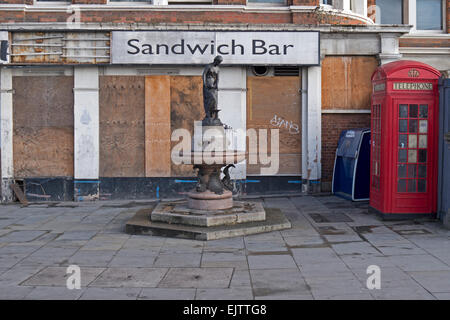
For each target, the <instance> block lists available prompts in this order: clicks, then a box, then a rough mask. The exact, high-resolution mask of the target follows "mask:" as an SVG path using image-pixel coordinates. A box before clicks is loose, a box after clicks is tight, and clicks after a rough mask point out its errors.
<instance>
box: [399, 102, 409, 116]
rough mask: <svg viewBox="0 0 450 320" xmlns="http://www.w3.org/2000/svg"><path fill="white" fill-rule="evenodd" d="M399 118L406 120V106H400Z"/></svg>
mask: <svg viewBox="0 0 450 320" xmlns="http://www.w3.org/2000/svg"><path fill="white" fill-rule="evenodd" d="M399 118H408V105H407V104H401V105H400V107H399Z"/></svg>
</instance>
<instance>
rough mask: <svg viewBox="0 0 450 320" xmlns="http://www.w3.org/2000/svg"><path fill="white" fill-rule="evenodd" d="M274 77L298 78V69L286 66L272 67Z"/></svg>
mask: <svg viewBox="0 0 450 320" xmlns="http://www.w3.org/2000/svg"><path fill="white" fill-rule="evenodd" d="M273 71H274V76H280V77H283V76H285V77H288V76H294V77H295V76H299V75H300V68H299V67H297V66H286V67H274V70H273Z"/></svg>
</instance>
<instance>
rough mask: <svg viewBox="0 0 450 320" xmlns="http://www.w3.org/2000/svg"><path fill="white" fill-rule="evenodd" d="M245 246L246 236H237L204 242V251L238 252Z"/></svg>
mask: <svg viewBox="0 0 450 320" xmlns="http://www.w3.org/2000/svg"><path fill="white" fill-rule="evenodd" d="M244 248H245V245H244V238H243V237H235V238H226V239H219V240H211V241H208V242H206V243H205V244H204V247H203V252H236V251H238V250H241V251H243V250H244Z"/></svg>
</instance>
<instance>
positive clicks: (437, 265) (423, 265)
mask: <svg viewBox="0 0 450 320" xmlns="http://www.w3.org/2000/svg"><path fill="white" fill-rule="evenodd" d="M389 260H390V261H391V262H392V263H393V264H395V265H396V266H398V267H400V268H401V269H402V270H404V271H449V270H450V267H449V266H448V265H447V264H445V263H443V262H442V261H440V260H439V259H437V258H435V257H433V256H431V255H418V254H417V255H401V256H390V257H389Z"/></svg>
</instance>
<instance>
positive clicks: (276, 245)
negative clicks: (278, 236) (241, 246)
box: [245, 239, 288, 254]
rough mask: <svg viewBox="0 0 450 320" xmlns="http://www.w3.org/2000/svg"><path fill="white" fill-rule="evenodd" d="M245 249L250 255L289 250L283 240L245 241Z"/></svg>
mask: <svg viewBox="0 0 450 320" xmlns="http://www.w3.org/2000/svg"><path fill="white" fill-rule="evenodd" d="M245 248H246V249H247V252H249V254H251V253H263V252H286V253H287V251H288V248H287V246H286V243H285V242H284V241H282V240H271V241H268V240H249V239H246V240H245Z"/></svg>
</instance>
